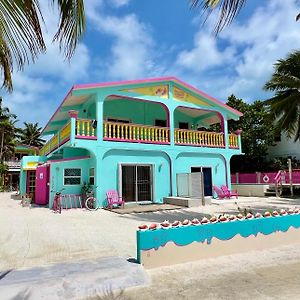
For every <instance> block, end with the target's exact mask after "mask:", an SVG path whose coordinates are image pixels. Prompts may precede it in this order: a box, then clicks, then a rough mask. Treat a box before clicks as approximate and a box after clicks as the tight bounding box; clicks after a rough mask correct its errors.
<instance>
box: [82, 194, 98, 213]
mask: <svg viewBox="0 0 300 300" xmlns="http://www.w3.org/2000/svg"><path fill="white" fill-rule="evenodd" d="M86 196H87V198H86V200H85V202H84V204H85V207H86V209H87V210H90V211H95V210H97V209H98V208H99V206H98V203H97V199H96V198H95V197H94V192H93V191H91V192H87V193H86Z"/></svg>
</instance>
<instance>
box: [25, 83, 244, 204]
mask: <svg viewBox="0 0 300 300" xmlns="http://www.w3.org/2000/svg"><path fill="white" fill-rule="evenodd" d="M241 115H242V114H241V113H240V112H238V111H236V110H234V109H233V108H231V107H229V106H227V105H225V104H223V103H221V102H220V101H218V100H216V99H214V98H212V97H210V96H208V95H206V94H204V93H202V92H201V91H199V90H197V89H195V88H193V87H191V86H189V85H188V84H186V83H184V82H182V81H180V80H178V79H176V78H160V79H146V80H138V81H127V82H116V83H103V84H87V85H77V86H74V87H73V88H72V89H71V90H70V92H69V93H68V95H67V96H66V97H65V99H64V100H63V102H62V104H61V105H60V106H59V108H58V109H57V111H56V112H55V113H54V114H53V116H52V117H51V118H50V120H49V122H48V123H47V125H46V126H45V128H44V130H43V134H44V135H48V134H52V135H53V137H52V138H51V139H50V140H49V141H48V142H47V144H46V145H45V146H44V147H43V148H42V149H40V156H39V158H38V160H39V162H38V161H36V163H38V167H37V170H36V184H37V191H36V193H37V194H38V195H37V197H38V198H39V197H40V198H45V197H46V198H48V199H49V203H50V204H49V206H50V207H51V206H52V200H53V195H54V193H55V191H57V190H61V189H64V193H66V194H78V193H80V192H81V187H82V185H83V184H84V183H87V182H90V183H91V184H92V185H93V186H94V190H95V196H96V198H97V200H98V202H99V204H100V206H101V205H104V203H105V201H106V199H105V198H106V191H107V190H110V189H115V190H118V192H119V194H120V195H122V196H123V197H124V198H125V200H126V201H152V202H157V203H162V202H163V198H164V197H166V196H171V195H172V196H176V195H177V190H178V181H177V174H180V173H191V172H199V171H202V172H203V174H204V184H205V194H206V195H208V196H209V195H212V185H219V186H220V185H221V184H227V185H228V186H230V185H231V182H230V159H231V157H232V156H233V155H238V154H241V139H240V133H239V132H237V133H228V127H227V122H228V120H230V119H234V120H238V119H239V117H240V116H241ZM215 124H218V125H216V126H214V128H215V129H216V131H215V132H213V131H211V129H210V128H211V127H210V126H211V125H215ZM43 162H44V164H42V163H43ZM28 163H30V158H28V159H25V160H24V161H23V166H24V168H25V169H24V168H23V169H22V171H21V177H22V178H23V182H22V186H23V189H22V191H23V192H24V191H25V190H26V188H25V186H26V180H25V179H26V166H27V165H28ZM22 173H23V175H22ZM41 186H42V188H41ZM48 199H46V200H45V203H47V202H48ZM39 201H40V203H42V202H43V201H44V200H43V199H39V200H38V202H39Z"/></svg>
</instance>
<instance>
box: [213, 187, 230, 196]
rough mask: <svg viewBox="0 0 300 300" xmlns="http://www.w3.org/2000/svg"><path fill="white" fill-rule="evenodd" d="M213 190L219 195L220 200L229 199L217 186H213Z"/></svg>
mask: <svg viewBox="0 0 300 300" xmlns="http://www.w3.org/2000/svg"><path fill="white" fill-rule="evenodd" d="M213 189H214V191H215V192H216V194H217V195H218V198H219V199H224V198H225V197H227V196H226V194H224V192H223V191H222V190H221V189H219V188H218V187H217V186H216V185H214V186H213Z"/></svg>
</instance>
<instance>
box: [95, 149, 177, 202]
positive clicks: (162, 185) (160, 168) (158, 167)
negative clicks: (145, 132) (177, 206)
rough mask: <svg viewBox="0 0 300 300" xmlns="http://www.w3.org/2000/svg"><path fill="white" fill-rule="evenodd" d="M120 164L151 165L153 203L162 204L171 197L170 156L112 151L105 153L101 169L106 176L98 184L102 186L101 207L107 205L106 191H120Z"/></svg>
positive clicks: (143, 152)
mask: <svg viewBox="0 0 300 300" xmlns="http://www.w3.org/2000/svg"><path fill="white" fill-rule="evenodd" d="M119 164H147V165H148V164H149V165H152V167H153V169H152V170H153V173H154V176H153V179H154V181H153V201H154V202H156V203H162V202H163V197H166V196H168V195H170V192H171V190H170V184H171V183H170V162H169V158H168V156H167V155H166V154H165V153H163V152H156V151H151V152H147V151H125V150H110V151H108V152H106V153H105V155H104V157H103V160H102V164H101V166H100V167H101V168H102V172H103V174H106V175H105V176H103V177H102V178H100V180H99V181H98V182H97V185H98V186H101V188H102V191H103V192H102V193H101V199H99V203H100V205H101V204H103V203H105V191H107V190H110V189H115V190H118V189H119V185H118V181H119V174H118V170H119V169H118V168H119Z"/></svg>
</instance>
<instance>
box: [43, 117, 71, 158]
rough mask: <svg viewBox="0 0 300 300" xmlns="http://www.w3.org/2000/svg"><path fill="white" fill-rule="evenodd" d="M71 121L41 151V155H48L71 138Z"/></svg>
mask: <svg viewBox="0 0 300 300" xmlns="http://www.w3.org/2000/svg"><path fill="white" fill-rule="evenodd" d="M70 135H71V122H69V123H68V124H66V125H65V126H64V127H63V128H62V129H61V130H60V131H59V132H58V133H57V134H56V135H54V136H53V137H52V138H51V139H50V140H49V141H48V142H47V143H46V144H45V145H44V146H43V147H42V148H41V149H40V151H39V155H47V154H49V153H51V152H52V151H53V150H55V149H56V148H58V147H59V146H61V145H62V144H64V143H65V142H67V141H68V140H69V139H70Z"/></svg>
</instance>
